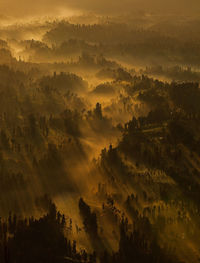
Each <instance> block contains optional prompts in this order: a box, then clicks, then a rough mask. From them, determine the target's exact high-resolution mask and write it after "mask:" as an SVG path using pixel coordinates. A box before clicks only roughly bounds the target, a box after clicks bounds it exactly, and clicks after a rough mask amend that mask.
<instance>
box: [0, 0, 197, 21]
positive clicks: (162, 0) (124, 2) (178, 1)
mask: <svg viewBox="0 0 200 263" xmlns="http://www.w3.org/2000/svg"><path fill="white" fill-rule="evenodd" d="M135 10H140V11H142V10H146V11H150V12H158V13H181V14H185V15H187V14H191V13H196V14H198V13H200V0H0V15H1V16H13V17H21V18H22V17H27V16H41V15H42V16H43V15H57V14H66V15H73V14H76V12H77V11H81V12H85V11H87V12H95V13H99V14H120V13H126V12H130V11H135Z"/></svg>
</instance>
